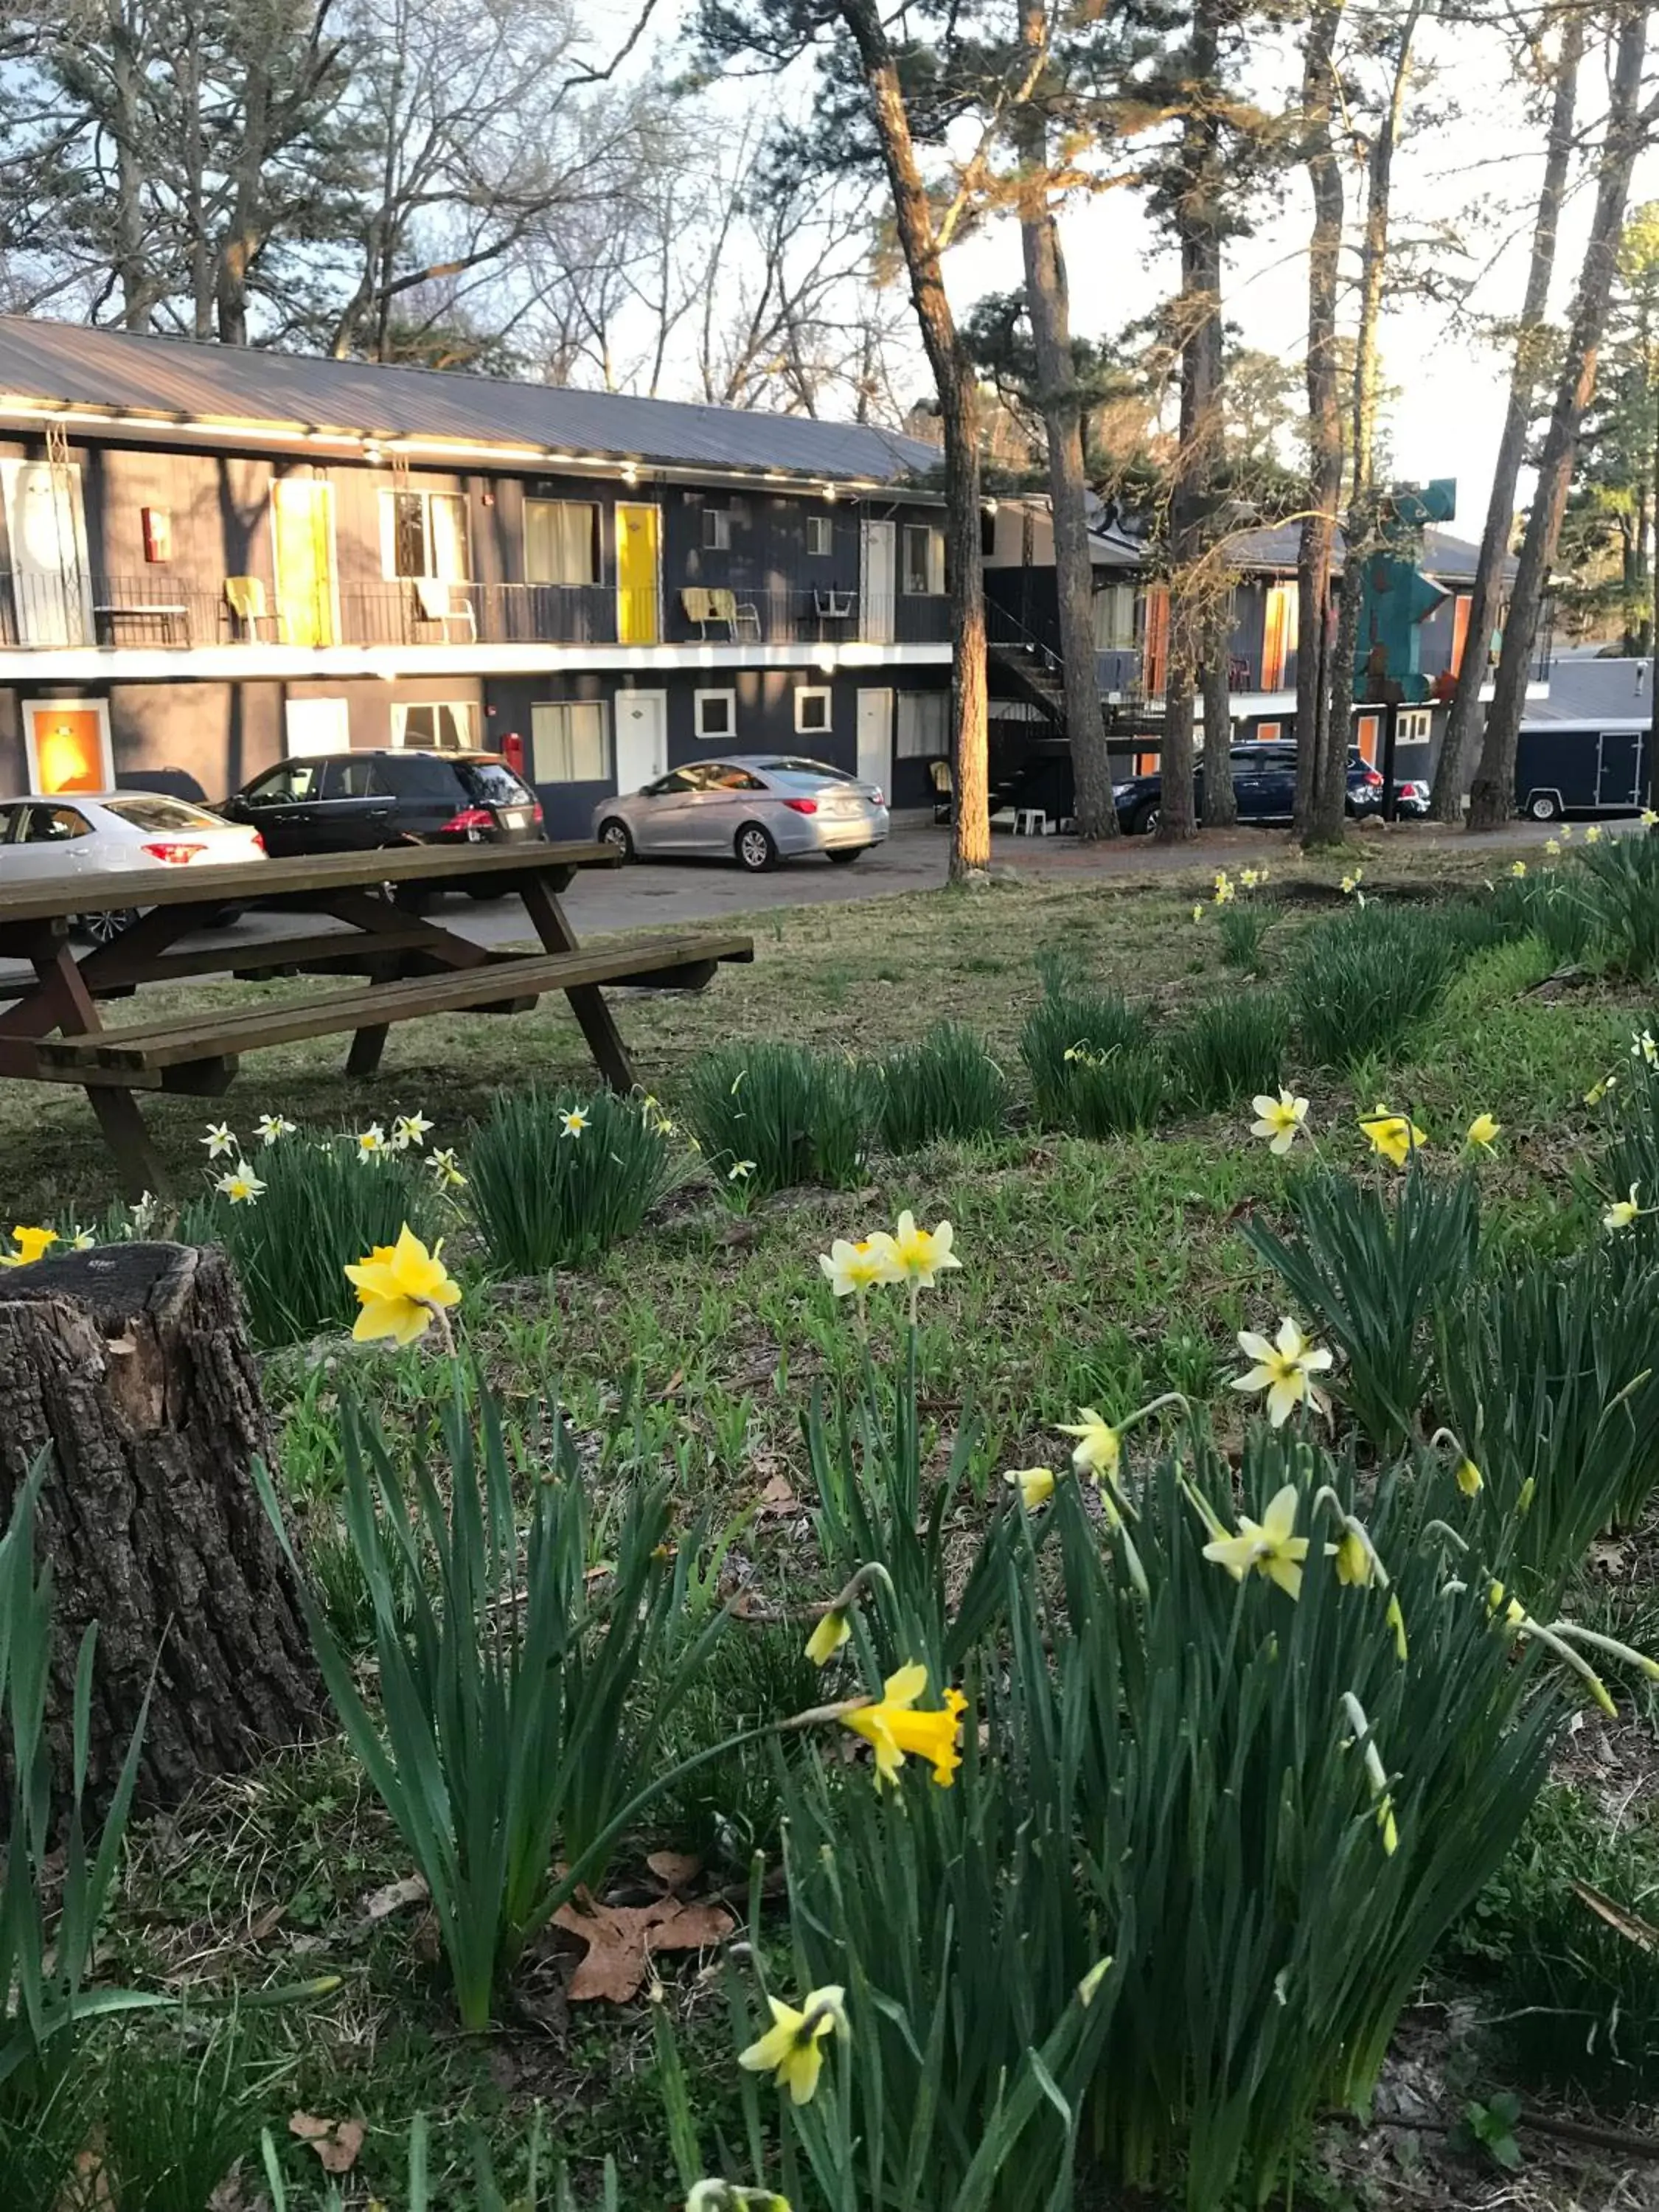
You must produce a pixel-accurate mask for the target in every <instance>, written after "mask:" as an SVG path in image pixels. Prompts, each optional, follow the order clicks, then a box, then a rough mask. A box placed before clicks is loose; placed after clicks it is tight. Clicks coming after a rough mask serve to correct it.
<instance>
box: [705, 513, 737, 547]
mask: <svg viewBox="0 0 1659 2212" xmlns="http://www.w3.org/2000/svg"><path fill="white" fill-rule="evenodd" d="M702 542H703V544H704V545H705V546H706V547H707V548H708V550H709V552H711V553H729V552H730V551H731V550H732V510H731V508H730V507H704V509H703V511H702Z"/></svg>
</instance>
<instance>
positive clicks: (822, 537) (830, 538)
mask: <svg viewBox="0 0 1659 2212" xmlns="http://www.w3.org/2000/svg"><path fill="white" fill-rule="evenodd" d="M835 532H836V526H835V524H834V523H833V522H832V521H831V520H830V519H829V516H828V515H827V514H809V515H808V516H807V518H806V550H807V551H808V552H809V553H830V552H833V551H834V550H835Z"/></svg>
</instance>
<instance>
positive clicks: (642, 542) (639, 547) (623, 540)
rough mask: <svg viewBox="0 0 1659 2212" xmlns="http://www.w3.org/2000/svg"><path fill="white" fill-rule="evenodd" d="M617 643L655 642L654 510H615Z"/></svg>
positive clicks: (655, 559)
mask: <svg viewBox="0 0 1659 2212" xmlns="http://www.w3.org/2000/svg"><path fill="white" fill-rule="evenodd" d="M656 642H657V510H656V508H655V507H618V508H617V644H618V645H654V644H655V643H656Z"/></svg>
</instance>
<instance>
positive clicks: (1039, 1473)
mask: <svg viewBox="0 0 1659 2212" xmlns="http://www.w3.org/2000/svg"><path fill="white" fill-rule="evenodd" d="M1002 1479H1003V1480H1004V1481H1005V1482H1006V1484H1007V1485H1008V1486H1009V1488H1010V1489H1011V1490H1017V1491H1018V1492H1019V1500H1020V1504H1022V1505H1023V1506H1024V1508H1025V1510H1026V1511H1027V1512H1028V1513H1035V1512H1036V1510H1037V1508H1038V1507H1039V1506H1040V1505H1046V1504H1048V1500H1049V1499H1050V1498H1052V1497H1053V1496H1054V1469H1053V1468H1051V1467H1017V1468H1013V1469H1012V1472H1011V1473H1009V1474H1005V1475H1004V1476H1003V1478H1002Z"/></svg>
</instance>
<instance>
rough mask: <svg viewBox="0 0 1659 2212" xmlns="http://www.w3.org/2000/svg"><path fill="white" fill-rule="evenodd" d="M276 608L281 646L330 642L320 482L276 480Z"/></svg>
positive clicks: (328, 537) (327, 529) (329, 521)
mask: <svg viewBox="0 0 1659 2212" xmlns="http://www.w3.org/2000/svg"><path fill="white" fill-rule="evenodd" d="M271 495H272V497H273V499H274V500H275V501H276V605H277V607H278V610H279V611H280V612H281V615H282V637H283V644H284V645H332V644H333V642H334V504H333V499H332V496H331V492H330V489H329V487H328V485H327V484H325V483H313V481H312V480H311V479H309V478H308V477H278V478H277V480H276V483H275V484H274V485H273V486H272V487H271Z"/></svg>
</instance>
